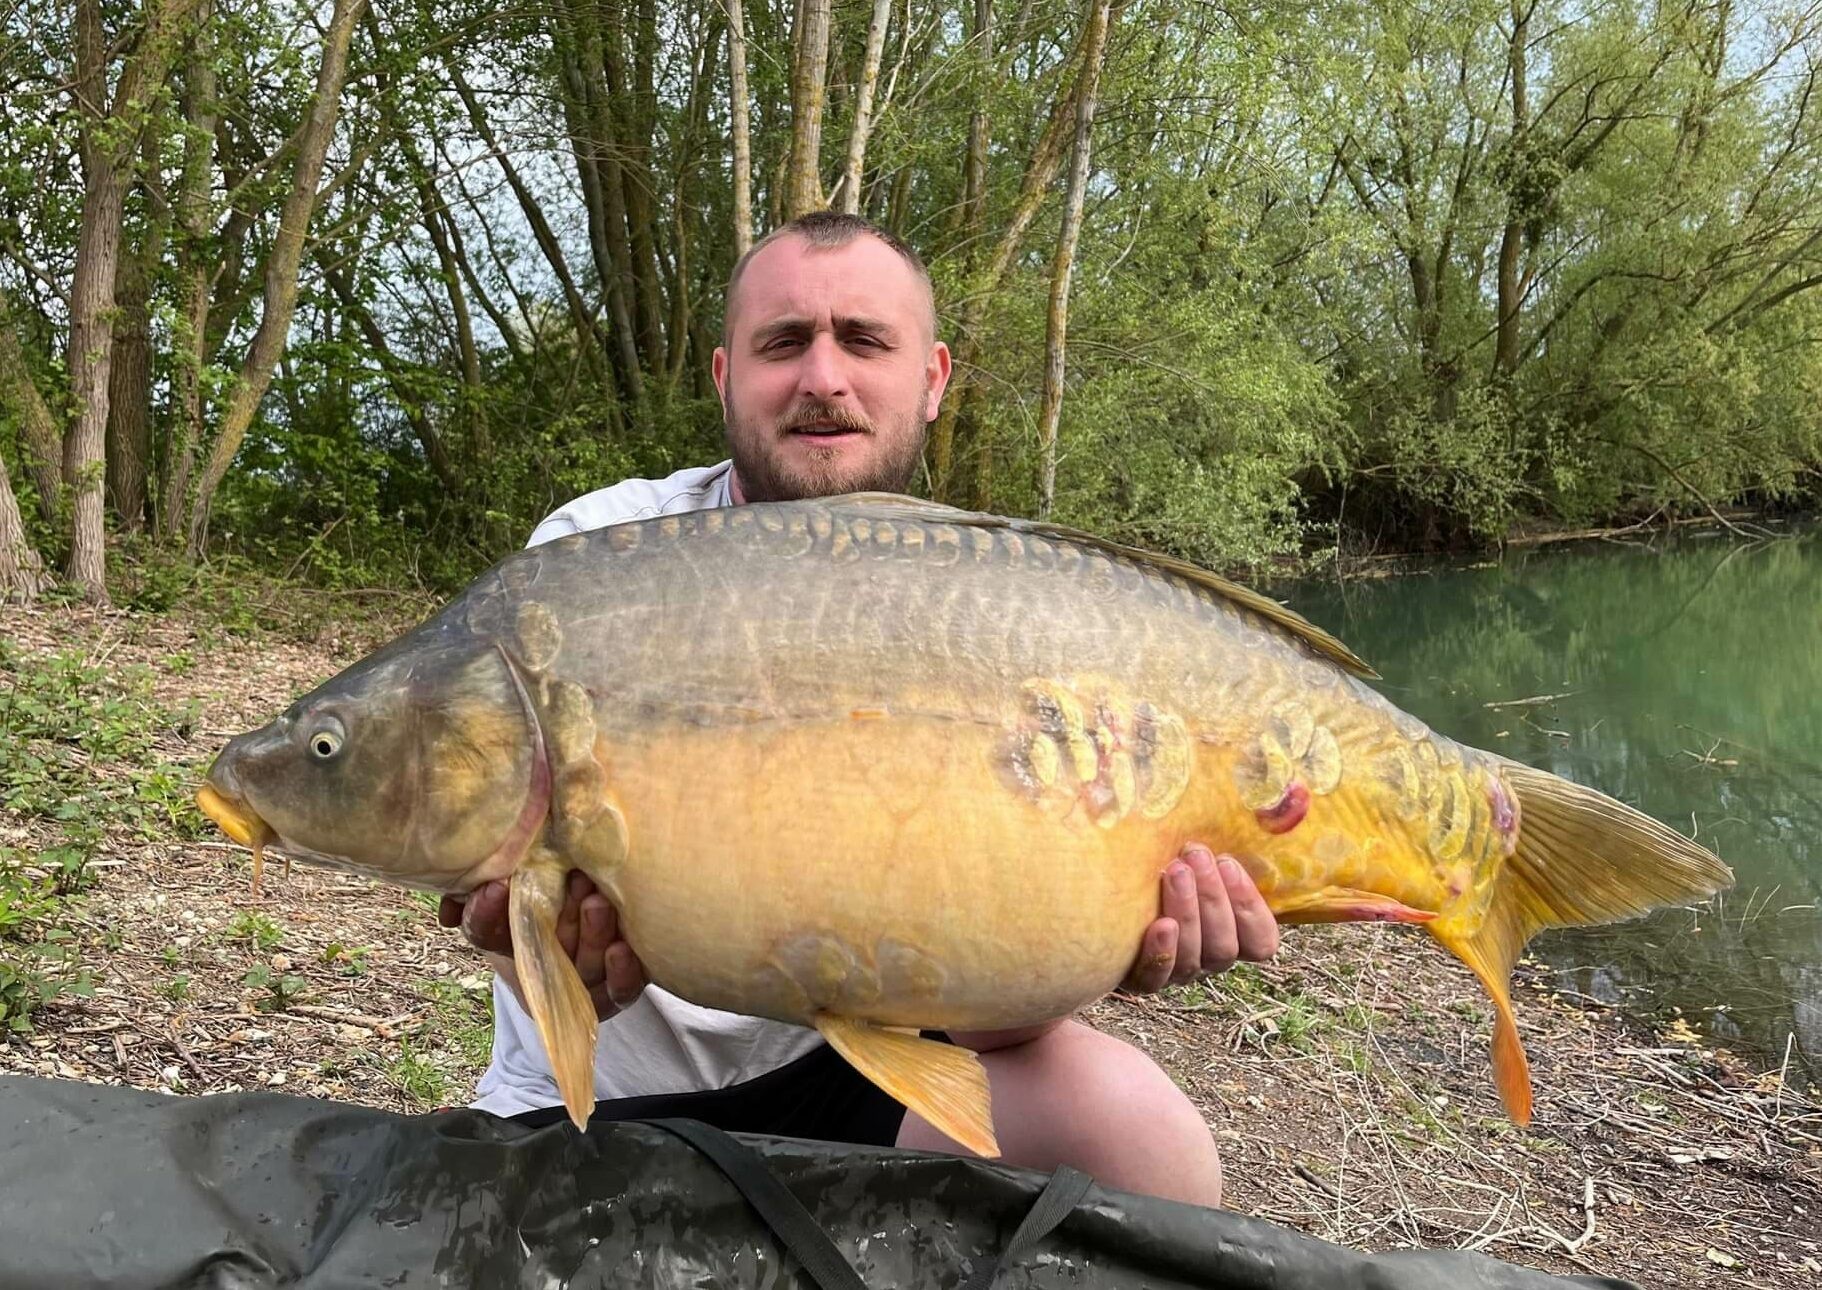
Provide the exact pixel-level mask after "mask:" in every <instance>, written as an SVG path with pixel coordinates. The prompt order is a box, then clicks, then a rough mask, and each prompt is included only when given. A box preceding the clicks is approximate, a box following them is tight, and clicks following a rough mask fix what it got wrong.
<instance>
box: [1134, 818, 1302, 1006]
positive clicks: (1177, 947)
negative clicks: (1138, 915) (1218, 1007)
mask: <svg viewBox="0 0 1822 1290" xmlns="http://www.w3.org/2000/svg"><path fill="white" fill-rule="evenodd" d="M1162 886H1163V902H1162V903H1163V912H1162V913H1161V914H1160V915H1159V917H1158V919H1157V920H1156V921H1155V922H1153V923H1152V925H1151V926H1150V927H1149V928H1147V929H1146V931H1145V940H1144V943H1143V944H1142V946H1141V947H1140V950H1139V957H1138V958H1137V959H1136V960H1135V961H1134V963H1133V965H1132V971H1131V972H1130V973H1128V974H1127V977H1126V980H1125V981H1124V982H1122V985H1123V986H1124V987H1125V988H1126V989H1128V990H1131V991H1133V992H1134V993H1136V994H1151V993H1154V992H1155V991H1158V990H1162V989H1163V988H1164V987H1165V986H1167V985H1173V984H1177V983H1180V982H1183V981H1190V980H1194V979H1195V978H1196V977H1198V976H1202V975H1204V974H1205V973H1214V972H1225V971H1227V969H1229V968H1230V967H1232V966H1233V965H1234V964H1235V962H1237V961H1238V960H1240V959H1246V960H1248V961H1249V962H1254V963H1258V962H1263V961H1264V960H1266V959H1269V958H1271V957H1272V955H1274V954H1276V953H1277V952H1278V920H1277V919H1275V918H1273V917H1272V911H1271V910H1270V909H1269V908H1267V906H1266V903H1265V897H1263V896H1261V895H1260V894H1259V888H1258V887H1257V886H1255V885H1254V883H1253V879H1252V875H1251V874H1249V873H1247V872H1246V870H1245V869H1244V868H1242V867H1241V865H1240V863H1239V861H1237V860H1235V859H1234V858H1233V857H1232V856H1222V857H1221V858H1220V859H1219V860H1218V861H1217V860H1216V858H1215V856H1214V855H1213V854H1212V853H1211V852H1210V851H1209V849H1208V848H1207V847H1205V846H1203V845H1201V844H1200V843H1195V842H1192V843H1190V844H1189V845H1188V846H1186V847H1184V848H1183V853H1182V855H1180V856H1179V857H1178V858H1177V859H1176V860H1175V861H1173V862H1172V863H1171V865H1170V867H1169V868H1168V869H1166V870H1165V871H1164V880H1163V884H1162Z"/></svg>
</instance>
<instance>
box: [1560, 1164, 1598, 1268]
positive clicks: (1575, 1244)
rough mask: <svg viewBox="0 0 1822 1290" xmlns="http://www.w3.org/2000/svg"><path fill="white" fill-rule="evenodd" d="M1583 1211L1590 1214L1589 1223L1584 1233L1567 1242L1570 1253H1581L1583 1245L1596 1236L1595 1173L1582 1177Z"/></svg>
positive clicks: (1583, 1229)
mask: <svg viewBox="0 0 1822 1290" xmlns="http://www.w3.org/2000/svg"><path fill="white" fill-rule="evenodd" d="M1582 1212H1583V1213H1584V1214H1586V1215H1587V1216H1588V1224H1587V1226H1586V1227H1584V1228H1582V1234H1581V1235H1580V1236H1578V1237H1576V1238H1575V1239H1574V1240H1573V1241H1568V1242H1565V1244H1566V1246H1567V1247H1568V1250H1569V1253H1571V1254H1580V1253H1581V1250H1582V1246H1584V1245H1586V1244H1587V1243H1588V1242H1589V1240H1590V1239H1592V1237H1593V1236H1594V1175H1593V1174H1589V1175H1587V1176H1586V1177H1584V1178H1583V1179H1582Z"/></svg>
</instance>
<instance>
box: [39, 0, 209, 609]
mask: <svg viewBox="0 0 1822 1290" xmlns="http://www.w3.org/2000/svg"><path fill="white" fill-rule="evenodd" d="M194 2H195V0H169V2H168V3H164V4H159V3H157V2H156V0H153V3H150V4H148V6H147V9H146V23H145V30H144V31H143V32H142V33H141V34H140V38H139V40H138V42H137V44H136V45H135V46H134V49H133V52H132V54H131V55H130V56H129V57H128V58H127V60H126V62H125V64H124V65H123V66H122V68H121V72H120V79H119V81H118V83H117V84H116V85H115V89H114V93H113V95H112V98H111V101H110V97H109V94H108V89H107V68H108V62H109V59H110V58H111V56H112V51H111V49H110V47H109V41H108V39H107V35H106V33H105V32H104V31H103V29H102V17H101V3H100V0H77V3H76V84H75V91H76V100H77V104H78V107H79V110H80V112H81V115H82V138H81V143H80V152H81V158H82V232H81V236H80V238H79V240H78V242H77V245H76V264H75V268H74V271H73V274H72V281H71V285H70V345H69V372H70V402H71V406H72V410H73V418H72V421H71V425H70V429H69V433H68V434H66V435H65V436H64V441H63V442H64V451H63V473H64V479H65V480H66V481H67V482H68V483H69V484H70V485H71V487H72V488H74V490H75V506H74V508H73V513H72V516H71V528H70V550H69V559H68V562H67V564H66V566H65V569H66V572H67V574H68V576H69V579H70V581H71V582H73V583H74V584H75V585H76V587H77V588H78V590H79V591H80V592H81V594H82V596H83V598H84V599H86V600H88V601H90V602H92V603H96V604H106V603H107V599H108V594H107V552H106V545H105V543H106V526H105V523H104V519H105V517H104V515H103V490H104V488H105V486H106V482H107V480H106V473H107V465H106V461H107V426H108V393H109V376H110V371H111V368H112V364H113V357H114V354H113V349H114V325H113V317H112V314H113V309H114V276H115V274H116V272H117V271H118V268H119V257H120V226H121V222H122V219H123V216H124V206H125V202H126V189H127V185H128V183H129V182H130V179H131V175H132V169H133V165H134V161H135V159H136V158H137V157H138V155H139V138H140V132H141V130H142V128H143V124H144V113H145V110H146V102H147V100H149V99H150V98H151V97H152V95H153V94H154V93H156V92H157V91H158V90H159V89H160V88H161V87H162V86H163V84H164V80H165V76H166V74H167V73H168V72H169V70H170V66H171V59H172V56H173V54H174V53H175V51H176V49H177V45H178V40H177V34H178V33H177V28H178V27H179V26H180V25H181V24H182V22H183V20H184V18H185V17H186V15H187V13H188V11H189V10H190V9H191V8H192V7H193V6H194Z"/></svg>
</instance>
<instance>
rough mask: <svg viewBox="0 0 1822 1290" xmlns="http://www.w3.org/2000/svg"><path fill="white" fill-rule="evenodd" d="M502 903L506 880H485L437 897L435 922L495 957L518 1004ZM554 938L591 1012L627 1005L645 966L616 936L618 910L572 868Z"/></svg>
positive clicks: (641, 984)
mask: <svg viewBox="0 0 1822 1290" xmlns="http://www.w3.org/2000/svg"><path fill="white" fill-rule="evenodd" d="M506 904H507V885H506V883H505V882H504V881H500V880H496V881H494V882H486V883H482V884H481V885H480V886H479V887H476V888H475V889H474V890H473V891H471V892H469V893H468V895H467V897H466V898H460V897H456V896H445V897H443V903H442V905H441V906H440V907H439V908H438V909H437V921H438V922H439V923H441V924H442V925H443V926H444V927H460V928H461V929H462V934H463V935H464V936H466V937H467V938H468V940H469V941H470V942H471V943H472V944H473V945H474V946H475V947H476V948H477V949H480V950H484V951H486V952H487V953H488V954H490V955H493V956H495V958H494V968H495V969H496V970H497V971H498V972H499V973H500V975H501V977H503V978H504V979H505V981H506V984H507V985H508V986H510V987H511V988H512V991H513V993H514V994H516V995H518V996H519V1002H520V1004H521V1005H523V1004H524V1002H525V995H524V993H523V992H522V991H521V990H520V989H519V981H518V973H517V972H516V971H515V970H514V968H513V964H512V924H511V923H510V921H509V920H508V918H507V912H506ZM557 939H558V940H559V941H560V942H562V945H563V952H564V953H565V954H568V955H569V956H570V958H571V959H573V960H574V961H575V964H576V971H577V972H578V973H580V974H581V977H582V984H583V985H585V986H587V987H588V996H589V998H591V999H593V1000H594V1003H595V1015H596V1016H597V1017H598V1018H600V1019H601V1020H602V1021H606V1020H607V1019H608V1018H609V1017H611V1016H613V1015H614V1014H615V1013H617V1012H619V1011H620V1010H621V1009H622V1008H627V1007H630V1006H632V1004H633V1002H634V1001H635V1000H636V999H638V997H639V995H640V994H641V993H642V992H643V991H644V990H645V984H646V983H645V967H644V965H643V964H641V963H640V962H639V959H638V956H637V955H635V954H634V953H633V947H632V946H631V945H628V944H627V943H626V942H625V941H624V940H622V939H621V938H620V917H619V914H618V912H617V911H616V910H615V909H614V906H613V904H612V902H610V901H609V900H608V899H607V897H606V896H603V895H602V894H601V893H600V892H599V891H597V890H596V889H595V884H594V883H592V882H590V881H589V879H588V876H587V875H586V874H583V873H581V872H579V871H577V870H573V869H572V870H571V871H570V874H569V888H568V890H567V891H565V892H564V893H563V910H562V912H561V913H560V914H558V915H557Z"/></svg>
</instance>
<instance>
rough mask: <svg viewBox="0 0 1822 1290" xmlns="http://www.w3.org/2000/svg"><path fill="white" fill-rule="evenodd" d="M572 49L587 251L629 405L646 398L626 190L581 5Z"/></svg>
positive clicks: (592, 25) (595, 47)
mask: <svg viewBox="0 0 1822 1290" xmlns="http://www.w3.org/2000/svg"><path fill="white" fill-rule="evenodd" d="M571 17H572V25H573V34H574V47H573V49H571V50H569V51H566V53H567V54H568V56H569V64H570V65H569V66H568V67H567V68H566V71H567V74H568V77H569V79H570V81H571V84H570V87H569V88H570V96H569V97H572V98H573V99H574V113H573V116H572V120H571V131H572V135H573V137H574V138H575V141H576V164H577V166H578V167H579V169H580V174H581V179H582V190H583V194H584V196H585V198H586V199H587V203H588V224H589V246H590V249H591V250H592V251H593V253H594V258H595V272H596V274H597V275H598V276H599V277H600V279H601V289H602V292H603V293H604V294H605V295H606V297H607V309H608V318H609V323H610V325H611V327H612V329H613V336H612V343H613V355H614V358H615V360H616V370H617V371H618V372H619V374H620V385H621V390H622V391H623V392H624V394H625V396H626V401H627V402H629V403H638V402H640V401H641V400H643V398H644V396H645V383H644V378H643V373H642V372H641V371H640V367H639V342H638V333H637V331H636V329H635V328H634V325H633V302H632V286H631V283H632V265H631V260H632V250H631V247H630V246H629V244H628V242H627V236H626V190H625V187H624V185H623V184H622V183H621V179H620V166H619V163H618V162H617V161H616V160H615V158H614V151H615V137H614V125H613V108H612V103H611V101H610V96H609V93H608V87H607V84H606V76H607V55H606V51H605V49H604V48H603V45H602V36H601V30H600V27H599V25H598V24H597V22H596V15H595V14H594V13H593V11H592V10H587V9H586V8H585V7H583V6H581V5H573V6H572V9H571Z"/></svg>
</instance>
